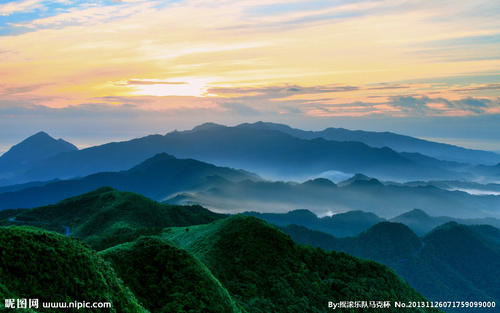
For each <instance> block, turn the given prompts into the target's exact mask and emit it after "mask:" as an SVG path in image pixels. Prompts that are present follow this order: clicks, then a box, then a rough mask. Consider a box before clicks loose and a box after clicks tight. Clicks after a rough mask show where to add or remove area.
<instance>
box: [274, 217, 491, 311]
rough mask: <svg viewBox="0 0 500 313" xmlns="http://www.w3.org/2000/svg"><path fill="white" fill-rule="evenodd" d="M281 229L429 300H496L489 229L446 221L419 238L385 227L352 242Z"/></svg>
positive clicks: (401, 229) (407, 231)
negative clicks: (388, 271) (389, 273)
mask: <svg viewBox="0 0 500 313" xmlns="http://www.w3.org/2000/svg"><path fill="white" fill-rule="evenodd" d="M283 230H284V231H285V232H286V233H287V234H289V235H290V236H291V237H292V238H293V239H294V240H295V241H296V242H298V243H302V244H308V245H313V246H319V247H323V248H325V249H329V250H335V251H344V252H346V253H349V254H352V255H355V256H358V257H363V258H368V259H372V260H375V261H377V262H381V263H383V264H386V265H388V266H390V267H391V268H393V269H394V270H395V271H396V272H397V273H398V274H400V275H401V276H402V277H403V278H404V279H405V280H406V281H408V282H409V283H410V284H411V286H413V287H414V288H415V289H416V290H418V291H419V292H421V293H422V294H423V295H424V296H426V297H427V298H429V299H430V300H436V301H439V300H442V299H449V300H450V301H461V300H460V299H469V300H475V301H496V302H497V303H498V301H500V298H499V296H498V295H500V281H499V280H498V277H500V245H499V242H500V230H499V229H497V228H494V227H492V226H485V225H476V226H465V225H460V224H457V223H455V222H450V223H447V224H444V225H442V226H439V227H437V228H436V229H434V230H433V231H432V232H430V233H429V234H428V235H426V236H425V237H423V238H418V237H417V236H416V235H415V234H414V233H413V232H412V231H411V230H410V229H408V228H407V227H406V226H404V225H402V224H397V223H387V222H383V223H379V224H377V225H375V226H373V227H372V228H370V229H369V230H367V231H366V232H363V233H362V234H360V235H359V236H357V237H351V238H335V237H333V236H331V235H329V234H325V233H321V232H318V231H311V230H309V229H307V228H305V227H302V226H297V225H290V226H287V227H285V228H283ZM454 310H456V309H454ZM469 310H470V309H469Z"/></svg>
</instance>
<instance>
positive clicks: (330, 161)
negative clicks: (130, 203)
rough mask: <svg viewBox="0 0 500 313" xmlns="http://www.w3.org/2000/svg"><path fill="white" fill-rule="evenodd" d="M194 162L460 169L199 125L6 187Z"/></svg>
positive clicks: (441, 174) (34, 171)
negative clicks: (170, 158)
mask: <svg viewBox="0 0 500 313" xmlns="http://www.w3.org/2000/svg"><path fill="white" fill-rule="evenodd" d="M157 153H169V154H172V155H175V156H176V157H179V158H195V159H198V160H201V161H204V162H210V163H214V164H217V165H221V166H230V167H235V168H243V169H246V170H249V171H252V172H256V173H265V174H266V175H268V176H270V177H280V178H286V179H288V178H290V179H296V178H297V177H301V178H305V177H312V176H315V175H318V174H320V173H323V172H325V171H332V170H335V171H341V172H345V173H356V172H363V173H366V174H368V175H371V176H377V177H380V178H383V179H394V180H397V181H401V180H416V179H457V178H462V177H467V173H462V170H463V169H464V167H466V165H464V164H460V163H453V162H445V161H441V160H437V159H434V158H430V157H426V156H423V155H422V156H420V155H416V154H414V153H413V154H402V153H398V152H396V151H394V150H391V149H390V148H387V147H386V146H384V147H371V146H368V145H367V144H365V143H362V142H356V141H345V140H343V141H332V140H327V139H324V138H321V137H318V136H315V138H312V139H304V138H299V137H296V136H294V135H291V134H289V133H285V132H283V131H281V130H275V129H269V128H268V127H257V126H256V125H253V126H244V125H240V126H235V127H226V126H221V125H217V124H204V125H200V126H197V127H195V128H193V129H192V130H189V131H182V132H178V131H174V132H170V133H168V134H166V135H164V136H163V135H150V136H146V137H142V138H137V139H133V140H129V141H122V142H113V143H108V144H104V145H100V146H95V147H90V148H86V149H82V150H79V151H69V152H67V153H60V154H57V155H54V156H51V157H49V158H46V159H44V160H40V161H38V162H36V163H34V164H32V165H30V166H28V167H25V168H24V170H23V172H22V173H20V174H19V175H16V176H15V177H12V178H11V184H14V183H24V182H29V181H40V180H42V181H43V180H52V179H62V178H72V177H79V176H86V175H89V174H93V173H98V172H103V171H120V170H125V169H128V168H130V167H132V166H134V165H135V164H138V163H140V162H142V161H144V160H145V159H147V158H149V157H151V156H153V155H155V154H157Z"/></svg>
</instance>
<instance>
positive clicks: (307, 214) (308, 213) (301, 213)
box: [287, 209, 318, 219]
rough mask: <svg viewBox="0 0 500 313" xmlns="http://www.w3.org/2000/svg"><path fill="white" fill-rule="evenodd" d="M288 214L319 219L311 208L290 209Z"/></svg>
mask: <svg viewBox="0 0 500 313" xmlns="http://www.w3.org/2000/svg"><path fill="white" fill-rule="evenodd" d="M287 215H289V216H293V217H300V218H304V219H317V218H318V217H317V216H316V214H314V213H313V212H311V211H309V210H304V209H302V210H293V211H290V212H288V213H287Z"/></svg>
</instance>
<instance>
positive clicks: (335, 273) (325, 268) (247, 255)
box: [163, 216, 423, 312]
mask: <svg viewBox="0 0 500 313" xmlns="http://www.w3.org/2000/svg"><path fill="white" fill-rule="evenodd" d="M163 236H164V237H166V238H168V239H170V240H172V241H174V242H175V243H176V244H178V245H179V246H180V247H182V248H184V249H186V250H188V251H189V252H191V253H193V254H194V255H196V256H197V257H198V258H200V260H202V261H203V262H204V263H205V264H206V265H207V267H208V268H209V269H210V270H211V271H212V273H213V274H214V276H215V277H217V278H218V279H219V280H220V281H221V283H222V284H223V285H224V286H225V287H226V288H227V289H228V291H229V292H230V293H231V294H232V295H233V297H234V298H235V299H236V300H238V301H239V302H240V303H241V304H242V305H243V306H244V308H245V309H246V310H247V311H248V312H326V311H328V307H327V301H350V300H352V301H354V300H360V301H362V300H370V299H385V300H412V301H420V300H423V297H422V296H420V295H419V294H418V293H417V292H415V291H414V290H413V289H412V288H411V287H409V285H408V284H406V283H405V282H403V281H402V280H401V279H400V278H399V277H398V276H397V275H395V274H394V273H393V272H392V271H390V270H389V269H387V268H386V267H384V266H381V265H379V264H377V263H375V262H370V261H363V260H360V259H357V258H355V257H351V256H348V255H346V254H344V253H336V252H326V251H324V250H322V249H317V248H312V247H305V246H299V245H297V244H295V243H294V242H293V241H292V240H291V239H290V237H288V236H287V235H285V234H284V233H282V232H281V231H279V230H278V229H276V228H274V227H272V226H270V225H268V224H266V223H265V222H263V221H261V220H259V219H256V218H253V217H245V216H233V217H229V218H226V219H223V220H220V221H216V222H214V223H211V224H209V225H199V226H191V227H188V228H187V229H186V228H171V229H167V230H165V232H164V234H163ZM368 311H369V310H367V312H368ZM386 311H387V312H396V310H395V309H394V308H393V309H392V311H391V310H386ZM352 312H360V310H359V309H355V310H354V309H353V310H352Z"/></svg>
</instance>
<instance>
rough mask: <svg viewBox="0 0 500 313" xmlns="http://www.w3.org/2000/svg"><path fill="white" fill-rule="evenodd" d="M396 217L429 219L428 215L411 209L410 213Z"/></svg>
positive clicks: (419, 210)
mask: <svg viewBox="0 0 500 313" xmlns="http://www.w3.org/2000/svg"><path fill="white" fill-rule="evenodd" d="M398 217H406V218H418V219H421V218H429V217H430V216H429V214H427V213H426V212H425V211H423V210H421V209H413V210H411V211H408V212H406V213H403V214H401V215H400V216H398Z"/></svg>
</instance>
